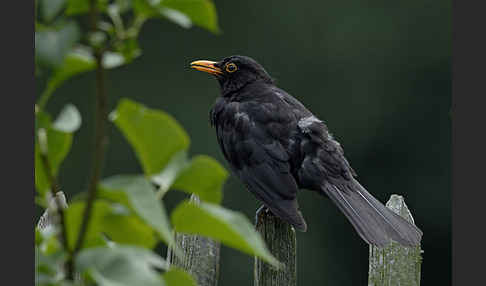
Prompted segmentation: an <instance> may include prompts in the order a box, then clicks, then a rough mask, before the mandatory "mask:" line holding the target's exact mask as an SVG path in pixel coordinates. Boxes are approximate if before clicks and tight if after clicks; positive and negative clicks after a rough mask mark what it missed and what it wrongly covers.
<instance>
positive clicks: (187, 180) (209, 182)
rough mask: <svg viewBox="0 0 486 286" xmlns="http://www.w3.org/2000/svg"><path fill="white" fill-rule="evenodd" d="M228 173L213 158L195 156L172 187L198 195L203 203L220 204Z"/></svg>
mask: <svg viewBox="0 0 486 286" xmlns="http://www.w3.org/2000/svg"><path fill="white" fill-rule="evenodd" d="M227 177H228V172H227V171H226V170H225V169H224V168H223V167H222V166H221V165H220V164H219V163H218V161H216V160H214V159H213V158H211V157H208V156H204V155H199V156H195V157H194V158H193V159H192V161H191V162H190V164H189V166H188V167H187V168H185V169H184V170H183V171H182V172H181V174H180V175H179V176H178V177H177V180H176V181H175V182H174V184H173V185H172V188H173V189H176V190H181V191H184V192H186V193H188V194H192V193H194V194H196V195H198V196H199V198H200V199H201V200H203V201H207V202H211V203H216V204H219V203H221V201H222V199H223V185H224V182H225V181H226V178H227Z"/></svg>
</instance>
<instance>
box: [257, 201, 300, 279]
mask: <svg viewBox="0 0 486 286" xmlns="http://www.w3.org/2000/svg"><path fill="white" fill-rule="evenodd" d="M256 220H257V221H256V229H257V231H258V232H260V234H261V235H262V237H263V240H264V241H265V244H266V245H267V247H268V249H269V250H270V252H271V253H272V254H273V255H274V256H275V258H277V260H279V261H280V262H282V263H283V265H284V267H283V268H282V269H280V270H276V269H275V268H274V267H272V266H270V265H269V264H267V263H265V262H263V261H262V260H260V259H258V258H256V257H255V268H254V285H255V286H295V285H297V267H296V264H297V260H296V258H297V255H296V250H297V239H296V235H295V230H294V228H293V227H292V226H291V225H290V224H288V223H286V222H284V221H283V220H281V219H280V218H278V217H276V216H275V215H273V214H272V212H270V211H265V210H264V211H260V212H259V213H258V214H257V218H256Z"/></svg>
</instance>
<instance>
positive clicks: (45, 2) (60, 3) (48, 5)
mask: <svg viewBox="0 0 486 286" xmlns="http://www.w3.org/2000/svg"><path fill="white" fill-rule="evenodd" d="M65 4H66V0H42V1H41V12H42V18H43V20H44V21H47V22H50V21H52V20H53V19H54V17H55V16H56V15H57V14H59V12H60V11H61V10H62V8H64V5H65Z"/></svg>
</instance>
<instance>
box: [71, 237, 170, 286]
mask: <svg viewBox="0 0 486 286" xmlns="http://www.w3.org/2000/svg"><path fill="white" fill-rule="evenodd" d="M75 265H76V269H78V270H79V271H80V272H81V273H83V274H84V275H89V276H91V278H92V279H93V280H94V281H95V282H96V283H97V285H100V286H133V285H144V286H163V285H165V283H164V280H163V279H162V278H161V277H160V274H159V272H158V271H156V269H155V268H167V263H166V262H165V261H164V259H162V258H161V257H160V256H158V255H156V254H155V253H153V252H151V251H149V250H146V249H143V248H138V247H129V246H119V245H115V246H114V247H110V248H109V247H97V248H91V249H85V250H83V251H81V252H80V253H79V254H78V255H77V256H76V260H75Z"/></svg>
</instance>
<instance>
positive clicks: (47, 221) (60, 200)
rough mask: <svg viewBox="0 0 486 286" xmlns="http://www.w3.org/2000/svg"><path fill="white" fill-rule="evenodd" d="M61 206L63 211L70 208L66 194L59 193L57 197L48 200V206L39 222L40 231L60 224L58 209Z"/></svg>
mask: <svg viewBox="0 0 486 286" xmlns="http://www.w3.org/2000/svg"><path fill="white" fill-rule="evenodd" d="M58 206H60V207H61V208H62V209H66V208H67V207H68V204H67V201H66V196H65V195H64V193H63V192H62V191H61V192H57V193H56V196H55V197H51V198H49V200H48V205H47V208H46V210H45V211H44V213H43V214H42V216H41V217H40V218H39V220H38V221H37V228H38V229H45V228H46V227H47V226H49V225H55V224H57V223H58V221H57V220H59V219H60V218H58V215H57V207H58Z"/></svg>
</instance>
